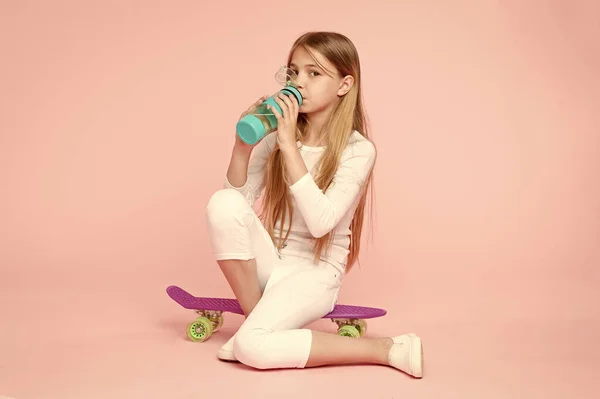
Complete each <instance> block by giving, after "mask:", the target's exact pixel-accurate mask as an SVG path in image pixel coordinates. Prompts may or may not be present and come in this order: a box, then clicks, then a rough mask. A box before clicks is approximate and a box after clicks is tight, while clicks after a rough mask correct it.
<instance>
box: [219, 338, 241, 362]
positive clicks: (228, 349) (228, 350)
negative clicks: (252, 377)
mask: <svg viewBox="0 0 600 399" xmlns="http://www.w3.org/2000/svg"><path fill="white" fill-rule="evenodd" d="M234 338H235V334H234V335H233V336H232V337H231V338H229V341H227V342H226V343H225V345H223V346H222V347H221V349H219V352H218V353H217V357H218V358H219V359H221V360H225V361H228V362H237V359H236V358H235V356H234V355H233V340H234Z"/></svg>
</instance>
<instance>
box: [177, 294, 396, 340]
mask: <svg viewBox="0 0 600 399" xmlns="http://www.w3.org/2000/svg"><path fill="white" fill-rule="evenodd" d="M167 294H168V295H169V297H171V299H173V300H174V301H175V302H177V303H178V304H179V305H181V306H182V307H184V308H185V309H191V310H194V311H195V312H196V313H197V314H198V318H197V319H196V320H195V321H193V322H192V323H190V324H189V325H188V327H187V335H188V338H190V339H191V340H192V341H197V342H203V341H206V340H207V339H208V338H209V337H210V336H211V335H212V333H213V332H216V331H218V330H219V329H220V328H221V326H222V325H223V313H226V312H229V313H235V314H239V315H243V314H244V312H243V311H242V308H241V307H240V304H239V303H238V301H237V300H236V299H231V298H208V297H196V296H194V295H192V294H190V293H189V292H187V291H185V290H184V289H182V288H180V287H177V286H174V285H172V286H169V287H167ZM386 313H387V311H386V310H385V309H379V308H371V307H366V306H354V305H336V306H335V307H334V309H333V310H332V311H331V312H330V313H328V314H326V315H325V316H323V318H324V319H331V321H333V322H334V323H336V324H337V326H338V334H339V335H343V336H350V337H362V336H364V335H365V334H366V332H367V322H366V321H365V319H373V318H376V317H382V316H385V315H386Z"/></svg>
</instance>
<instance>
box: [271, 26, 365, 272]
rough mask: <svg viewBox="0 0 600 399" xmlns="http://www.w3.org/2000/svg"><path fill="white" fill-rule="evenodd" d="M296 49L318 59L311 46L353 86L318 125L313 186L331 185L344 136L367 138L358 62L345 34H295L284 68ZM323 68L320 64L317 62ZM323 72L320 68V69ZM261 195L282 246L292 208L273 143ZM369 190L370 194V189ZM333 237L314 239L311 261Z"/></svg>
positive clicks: (351, 258) (303, 126)
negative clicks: (319, 149)
mask: <svg viewBox="0 0 600 399" xmlns="http://www.w3.org/2000/svg"><path fill="white" fill-rule="evenodd" d="M298 47H303V48H304V49H305V50H306V51H308V53H309V54H311V56H312V57H313V59H314V61H315V63H316V64H317V65H319V62H318V61H317V60H316V59H315V57H314V56H313V55H312V52H311V50H313V51H316V52H318V53H320V54H321V55H322V56H324V57H325V58H326V59H327V60H329V62H331V63H332V64H333V65H334V66H335V67H336V69H337V70H338V71H339V73H340V74H341V76H347V75H351V76H352V77H353V78H354V84H353V85H352V88H351V89H350V91H349V92H348V93H346V95H344V96H343V97H342V98H341V100H340V101H339V103H338V104H337V106H336V108H335V109H334V110H333V112H332V114H331V116H330V118H329V120H328V122H327V123H326V125H325V126H324V128H323V134H324V135H325V136H322V137H323V138H324V141H325V143H326V149H325V152H324V154H323V157H322V159H321V161H320V164H319V171H318V175H317V176H315V182H316V184H317V186H318V187H319V188H320V189H321V190H322V191H325V190H326V189H327V187H329V185H330V184H331V182H332V180H333V177H334V175H335V173H336V171H337V168H338V165H339V162H340V158H341V156H342V153H343V151H344V149H345V148H346V146H347V145H348V140H349V138H350V135H351V134H352V133H353V131H355V130H356V131H358V132H359V133H360V134H362V135H363V136H364V137H366V138H367V139H369V135H368V126H367V121H366V113H365V111H364V109H363V102H362V98H361V97H362V93H361V79H360V78H361V74H360V60H359V57H358V52H357V51H356V48H355V47H354V44H353V43H352V42H351V41H350V40H349V39H348V38H347V37H346V36H344V35H342V34H339V33H335V32H308V33H305V34H303V35H302V36H300V37H299V38H298V39H297V40H296V41H295V43H294V45H293V46H292V48H291V50H290V52H289V55H288V60H287V66H288V67H289V66H290V63H291V61H292V56H293V54H294V51H295V50H296V49H297V48H298ZM319 66H321V67H323V66H322V65H319ZM323 69H324V70H326V69H325V68H323ZM297 127H298V129H297V135H298V139H299V140H300V141H302V138H303V137H305V134H306V132H307V127H308V121H307V120H306V117H305V116H304V115H303V114H299V116H298V123H297ZM265 179H266V180H265V195H264V197H263V206H262V209H263V211H262V215H261V218H262V219H263V222H264V224H265V228H266V229H267V231H268V232H269V235H270V236H271V238H272V239H273V242H274V243H276V246H277V247H278V248H279V249H281V248H282V246H283V243H284V242H285V240H287V238H288V235H289V231H290V227H291V221H292V212H293V210H292V206H291V201H290V196H289V192H288V182H289V180H288V177H287V176H286V172H285V165H284V159H283V156H282V154H281V151H279V148H278V147H277V146H275V148H274V150H273V151H272V152H271V154H270V155H269V159H268V161H267V167H266V173H265ZM371 181H372V170H371V172H370V174H369V176H368V178H367V180H366V184H365V185H364V186H363V190H362V191H361V193H360V201H359V203H358V207H357V209H356V212H355V213H354V217H353V219H352V223H351V225H350V230H351V236H350V248H349V254H348V261H347V265H346V271H349V270H350V269H351V267H352V266H353V264H354V263H355V261H356V260H357V259H358V254H359V251H360V240H361V233H362V228H363V220H364V216H365V205H366V202H367V191H368V188H371V190H372V185H371ZM371 194H372V192H371ZM285 221H287V222H288V227H287V229H286V233H285V237H282V232H283V230H284V228H283V226H284V223H285ZM278 222H279V223H280V228H279V237H278V238H279V240H278V241H277V240H276V239H275V235H274V230H275V227H276V225H277V223H278ZM332 239H333V232H332V231H330V232H329V233H327V234H326V235H324V236H323V237H319V238H315V239H314V254H315V258H314V261H315V263H316V262H318V261H319V259H320V258H321V256H322V253H323V252H324V251H327V250H328V248H329V246H330V245H331V242H332Z"/></svg>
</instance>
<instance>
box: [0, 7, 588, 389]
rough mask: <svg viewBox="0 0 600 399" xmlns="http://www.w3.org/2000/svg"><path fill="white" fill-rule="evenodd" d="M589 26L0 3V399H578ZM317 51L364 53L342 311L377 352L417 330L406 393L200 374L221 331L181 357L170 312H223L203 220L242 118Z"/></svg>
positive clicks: (237, 369) (244, 373)
mask: <svg viewBox="0 0 600 399" xmlns="http://www.w3.org/2000/svg"><path fill="white" fill-rule="evenodd" d="M351 6H356V7H357V9H354V10H353V9H351ZM598 15H600V2H598V1H597V0H596V1H594V0H590V1H583V0H582V1H577V2H570V1H567V0H563V1H559V0H551V1H549V0H545V1H541V0H540V1H522V0H521V1H519V0H508V1H491V0H487V1H475V0H473V1H466V0H461V1H452V2H447V1H441V0H440V1H432V0H428V1H411V2H409V1H402V2H400V1H398V2H391V1H371V2H370V4H369V5H367V4H366V3H365V2H362V1H354V2H349V1H327V2H324V1H312V0H308V1H302V2H287V3H286V2H284V3H281V2H278V3H276V2H242V1H239V2H237V3H233V2H208V3H207V2H201V1H145V2H131V1H130V2H125V1H109V2H107V1H103V2H100V1H97V2H92V1H84V2H82V1H52V2H42V1H38V2H33V1H16V2H10V3H9V2H3V3H2V5H1V6H0V26H2V35H0V45H1V49H2V59H3V60H2V63H1V65H0V90H1V92H2V95H1V96H0V101H1V103H0V165H1V168H0V181H1V185H0V187H1V190H2V195H1V196H0V220H1V221H2V222H1V227H0V242H1V243H2V244H1V245H0V264H1V270H0V299H1V301H0V320H1V321H0V325H1V327H0V395H6V396H9V397H14V398H17V399H26V398H62V399H66V398H78V399H81V398H86V399H87V398H90V399H91V398H103V399H104V398H129V399H131V398H167V397H168V398H198V397H201V396H207V395H210V396H211V397H218V396H220V395H222V396H223V397H227V398H240V397H249V398H279V397H282V396H283V395H285V397H287V398H305V397H307V396H311V397H319V398H325V397H333V395H336V394H337V395H339V394H341V393H342V392H346V395H347V394H349V393H350V392H354V393H353V394H352V395H353V396H354V395H357V396H354V397H364V398H382V399H383V398H461V399H465V398H478V399H479V398H484V397H485V398H566V397H572V398H594V397H598V395H600V389H599V383H598V376H599V375H600V366H599V362H600V347H599V343H598V337H600V314H599V312H600V311H599V310H598V308H597V306H598V304H599V303H600V294H599V292H600V249H599V248H598V245H599V244H600V184H599V182H600V153H599V150H600V79H599V72H598V71H600V22H599V19H598V18H599V17H598ZM312 29H323V30H337V31H340V32H343V33H345V34H347V35H348V36H349V37H350V38H351V39H352V40H353V41H354V43H355V44H356V46H357V47H358V49H359V52H360V55H361V57H362V67H363V70H364V91H365V100H366V104H367V107H368V111H369V115H370V118H371V121H372V126H373V137H374V140H375V141H376V144H377V145H378V148H379V159H378V164H377V167H376V181H375V184H376V186H375V187H376V207H377V212H376V214H375V216H376V218H375V220H374V229H373V234H372V235H370V236H368V238H369V241H368V242H367V241H365V246H364V248H363V255H362V258H361V263H362V266H361V268H358V267H356V268H355V270H354V271H353V272H352V273H351V274H350V275H349V276H348V277H347V279H346V280H345V286H344V288H343V291H342V295H341V301H342V302H344V303H356V304H366V305H373V306H381V307H385V308H387V309H388V311H389V314H388V316H386V317H384V318H381V319H377V320H373V321H372V322H371V323H370V332H371V334H373V335H396V334H400V333H403V332H406V331H415V332H417V333H419V334H420V335H421V336H422V337H423V340H424V345H425V356H426V369H425V378H424V379H422V380H413V379H411V378H409V377H407V376H405V375H404V374H402V373H400V372H398V371H396V370H393V369H391V368H384V367H375V366H348V367H325V368H319V369H311V370H290V371H280V370H278V371H267V372H261V371H255V370H252V369H249V368H246V367H245V366H243V365H239V364H238V365H232V364H226V363H222V362H219V361H217V360H216V352H217V349H218V348H219V346H220V345H221V344H222V343H223V342H225V340H226V339H227V338H228V337H229V336H230V335H231V334H233V332H234V331H235V329H236V328H237V326H239V324H240V323H241V321H242V319H241V317H237V316H229V317H228V318H227V321H226V324H225V327H224V329H223V330H222V333H217V334H215V335H214V336H213V337H212V338H211V339H210V340H209V341H208V342H206V343H204V344H194V343H190V342H188V341H186V339H185V337H184V329H185V325H186V324H187V323H188V322H189V321H191V320H192V319H193V317H194V315H193V313H191V312H188V311H185V310H184V309H181V308H180V307H178V305H176V304H175V303H174V302H172V301H171V300H170V299H169V298H168V297H167V295H166V294H165V291H164V289H165V287H166V286H167V285H170V284H177V285H181V286H184V287H185V288H188V289H190V290H191V291H192V292H194V293H196V294H198V295H206V296H210V295H219V296H230V295H231V292H230V290H229V288H228V286H227V284H226V282H225V280H224V278H223V277H222V275H221V273H220V271H219V269H218V267H217V265H216V263H215V262H214V261H213V260H212V258H211V255H210V248H209V242H208V239H207V233H206V229H205V222H204V207H205V205H206V203H207V201H208V198H209V196H210V194H211V193H212V192H213V191H214V190H216V189H218V188H219V187H220V185H221V183H222V180H223V177H224V174H225V170H226V167H227V163H228V160H229V154H230V147H231V145H232V143H233V134H234V124H235V122H236V120H237V118H238V116H239V114H240V113H241V112H242V111H243V110H244V109H245V108H246V107H247V106H248V105H249V104H250V103H252V102H253V101H254V100H255V99H256V98H258V97H259V96H261V95H262V94H270V93H272V92H273V91H275V90H277V88H278V86H277V85H276V83H275V82H274V79H273V73H274V72H275V70H276V69H277V67H278V66H280V65H281V64H282V63H283V62H284V60H285V57H286V55H287V51H288V48H289V47H290V46H291V44H292V42H293V40H294V39H295V38H296V37H297V36H298V35H299V34H300V33H302V32H304V31H306V30H312ZM210 284H213V285H212V286H210ZM313 327H314V328H319V329H324V330H329V331H333V325H332V323H330V322H329V321H319V322H317V323H315V325H314V326H313ZM235 384H239V385H237V386H236V385H235Z"/></svg>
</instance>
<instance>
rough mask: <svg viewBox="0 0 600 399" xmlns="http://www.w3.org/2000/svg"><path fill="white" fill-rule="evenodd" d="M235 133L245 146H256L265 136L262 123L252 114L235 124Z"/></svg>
mask: <svg viewBox="0 0 600 399" xmlns="http://www.w3.org/2000/svg"><path fill="white" fill-rule="evenodd" d="M236 131H237V134H238V136H239V138H240V139H241V140H242V141H243V142H244V143H246V144H256V142H258V141H259V140H260V139H261V138H263V137H264V136H265V134H266V131H265V126H264V125H263V123H262V122H261V121H260V119H258V118H257V117H256V116H255V115H252V114H249V115H246V116H244V117H243V118H242V119H240V121H239V122H238V123H237V126H236Z"/></svg>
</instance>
